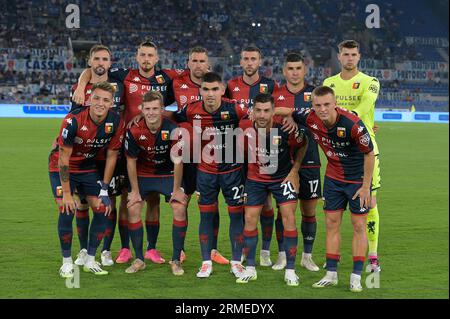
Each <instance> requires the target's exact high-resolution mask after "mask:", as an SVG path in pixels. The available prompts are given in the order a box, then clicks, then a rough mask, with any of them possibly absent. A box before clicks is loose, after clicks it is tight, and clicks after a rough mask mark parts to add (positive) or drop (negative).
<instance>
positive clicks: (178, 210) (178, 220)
mask: <svg viewBox="0 0 450 319" xmlns="http://www.w3.org/2000/svg"><path fill="white" fill-rule="evenodd" d="M170 207H171V208H172V212H173V224H172V243H173V255H172V260H171V261H170V266H171V269H172V273H173V274H174V275H175V276H181V275H183V274H184V270H183V268H182V267H181V252H182V248H183V247H184V240H185V237H186V230H187V221H186V216H187V206H186V205H183V204H181V203H179V202H176V201H172V202H171V203H170Z"/></svg>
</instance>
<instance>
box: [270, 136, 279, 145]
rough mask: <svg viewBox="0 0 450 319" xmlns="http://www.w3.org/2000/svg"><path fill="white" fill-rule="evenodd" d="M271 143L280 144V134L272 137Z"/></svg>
mask: <svg viewBox="0 0 450 319" xmlns="http://www.w3.org/2000/svg"><path fill="white" fill-rule="evenodd" d="M272 144H273V145H280V144H281V136H279V135H275V136H273V137H272Z"/></svg>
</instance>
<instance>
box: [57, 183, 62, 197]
mask: <svg viewBox="0 0 450 319" xmlns="http://www.w3.org/2000/svg"><path fill="white" fill-rule="evenodd" d="M62 195H63V189H62V186H56V197H61V196H62Z"/></svg>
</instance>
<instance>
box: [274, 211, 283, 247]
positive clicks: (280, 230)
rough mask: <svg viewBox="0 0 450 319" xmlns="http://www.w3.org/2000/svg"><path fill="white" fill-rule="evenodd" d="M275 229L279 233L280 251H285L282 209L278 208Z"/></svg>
mask: <svg viewBox="0 0 450 319" xmlns="http://www.w3.org/2000/svg"><path fill="white" fill-rule="evenodd" d="M275 231H276V233H277V243H278V251H284V245H283V231H284V226H283V220H282V219H281V213H280V210H278V215H277V219H276V220H275Z"/></svg>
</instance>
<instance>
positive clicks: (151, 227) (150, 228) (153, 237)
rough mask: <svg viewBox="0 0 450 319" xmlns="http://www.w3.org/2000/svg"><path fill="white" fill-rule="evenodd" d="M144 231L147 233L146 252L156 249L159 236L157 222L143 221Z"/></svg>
mask: <svg viewBox="0 0 450 319" xmlns="http://www.w3.org/2000/svg"><path fill="white" fill-rule="evenodd" d="M145 229H146V231H147V250H150V249H156V242H157V240H158V235H159V220H155V221H150V220H147V221H145Z"/></svg>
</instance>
